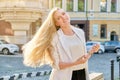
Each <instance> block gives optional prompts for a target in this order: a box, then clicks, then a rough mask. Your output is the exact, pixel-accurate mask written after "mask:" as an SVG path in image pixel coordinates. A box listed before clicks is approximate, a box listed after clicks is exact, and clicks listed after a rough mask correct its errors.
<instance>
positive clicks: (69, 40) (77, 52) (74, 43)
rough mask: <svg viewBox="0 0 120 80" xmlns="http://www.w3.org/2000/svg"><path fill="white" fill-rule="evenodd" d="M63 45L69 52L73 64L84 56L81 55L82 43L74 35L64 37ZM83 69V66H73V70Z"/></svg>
mask: <svg viewBox="0 0 120 80" xmlns="http://www.w3.org/2000/svg"><path fill="white" fill-rule="evenodd" d="M64 43H65V45H66V47H67V48H68V49H69V51H70V55H71V57H72V61H73V62H74V61H76V60H77V59H78V58H80V57H82V56H83V55H84V54H85V53H83V51H81V50H84V45H83V42H82V41H81V40H80V39H79V37H78V36H77V35H76V34H74V35H71V36H68V35H64ZM78 66H79V67H78ZM83 68H85V66H84V64H79V65H76V66H74V70H79V69H83Z"/></svg>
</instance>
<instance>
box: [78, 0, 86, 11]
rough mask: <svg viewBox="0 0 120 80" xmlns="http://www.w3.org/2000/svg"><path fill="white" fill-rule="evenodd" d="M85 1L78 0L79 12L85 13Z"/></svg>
mask: <svg viewBox="0 0 120 80" xmlns="http://www.w3.org/2000/svg"><path fill="white" fill-rule="evenodd" d="M84 4H85V1H84V0H78V11H81V12H83V11H84V6H85V5H84Z"/></svg>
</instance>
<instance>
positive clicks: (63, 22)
mask: <svg viewBox="0 0 120 80" xmlns="http://www.w3.org/2000/svg"><path fill="white" fill-rule="evenodd" d="M53 18H54V20H55V24H56V26H60V27H64V26H67V25H70V17H69V15H68V14H67V13H66V12H64V11H63V10H62V9H58V10H57V11H56V12H55V13H54V15H53Z"/></svg>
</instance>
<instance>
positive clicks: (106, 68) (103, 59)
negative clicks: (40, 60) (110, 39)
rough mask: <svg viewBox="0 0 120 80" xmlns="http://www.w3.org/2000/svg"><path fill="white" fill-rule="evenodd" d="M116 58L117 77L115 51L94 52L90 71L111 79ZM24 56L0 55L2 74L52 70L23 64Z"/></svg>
mask: <svg viewBox="0 0 120 80" xmlns="http://www.w3.org/2000/svg"><path fill="white" fill-rule="evenodd" d="M111 59H114V60H115V66H114V67H115V69H114V72H115V75H114V76H115V78H118V77H119V76H118V75H119V74H118V73H119V68H118V67H119V66H118V62H116V54H115V53H105V54H94V55H93V56H92V57H91V59H90V60H89V72H90V73H91V72H102V73H103V74H104V78H105V80H110V77H111V76H110V72H111V71H110V68H111V63H110V60H111ZM22 61H23V58H22V56H21V55H0V76H6V75H12V74H15V73H17V74H19V73H27V72H37V71H43V70H51V68H50V67H49V66H42V67H40V68H30V67H26V66H24V65H23V64H22ZM48 78H49V75H47V76H40V77H31V78H22V79H19V80H48Z"/></svg>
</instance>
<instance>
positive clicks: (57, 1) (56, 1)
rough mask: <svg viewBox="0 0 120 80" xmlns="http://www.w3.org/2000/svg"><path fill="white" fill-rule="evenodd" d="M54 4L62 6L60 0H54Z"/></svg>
mask: <svg viewBox="0 0 120 80" xmlns="http://www.w3.org/2000/svg"><path fill="white" fill-rule="evenodd" d="M55 6H56V7H60V8H62V0H55Z"/></svg>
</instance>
